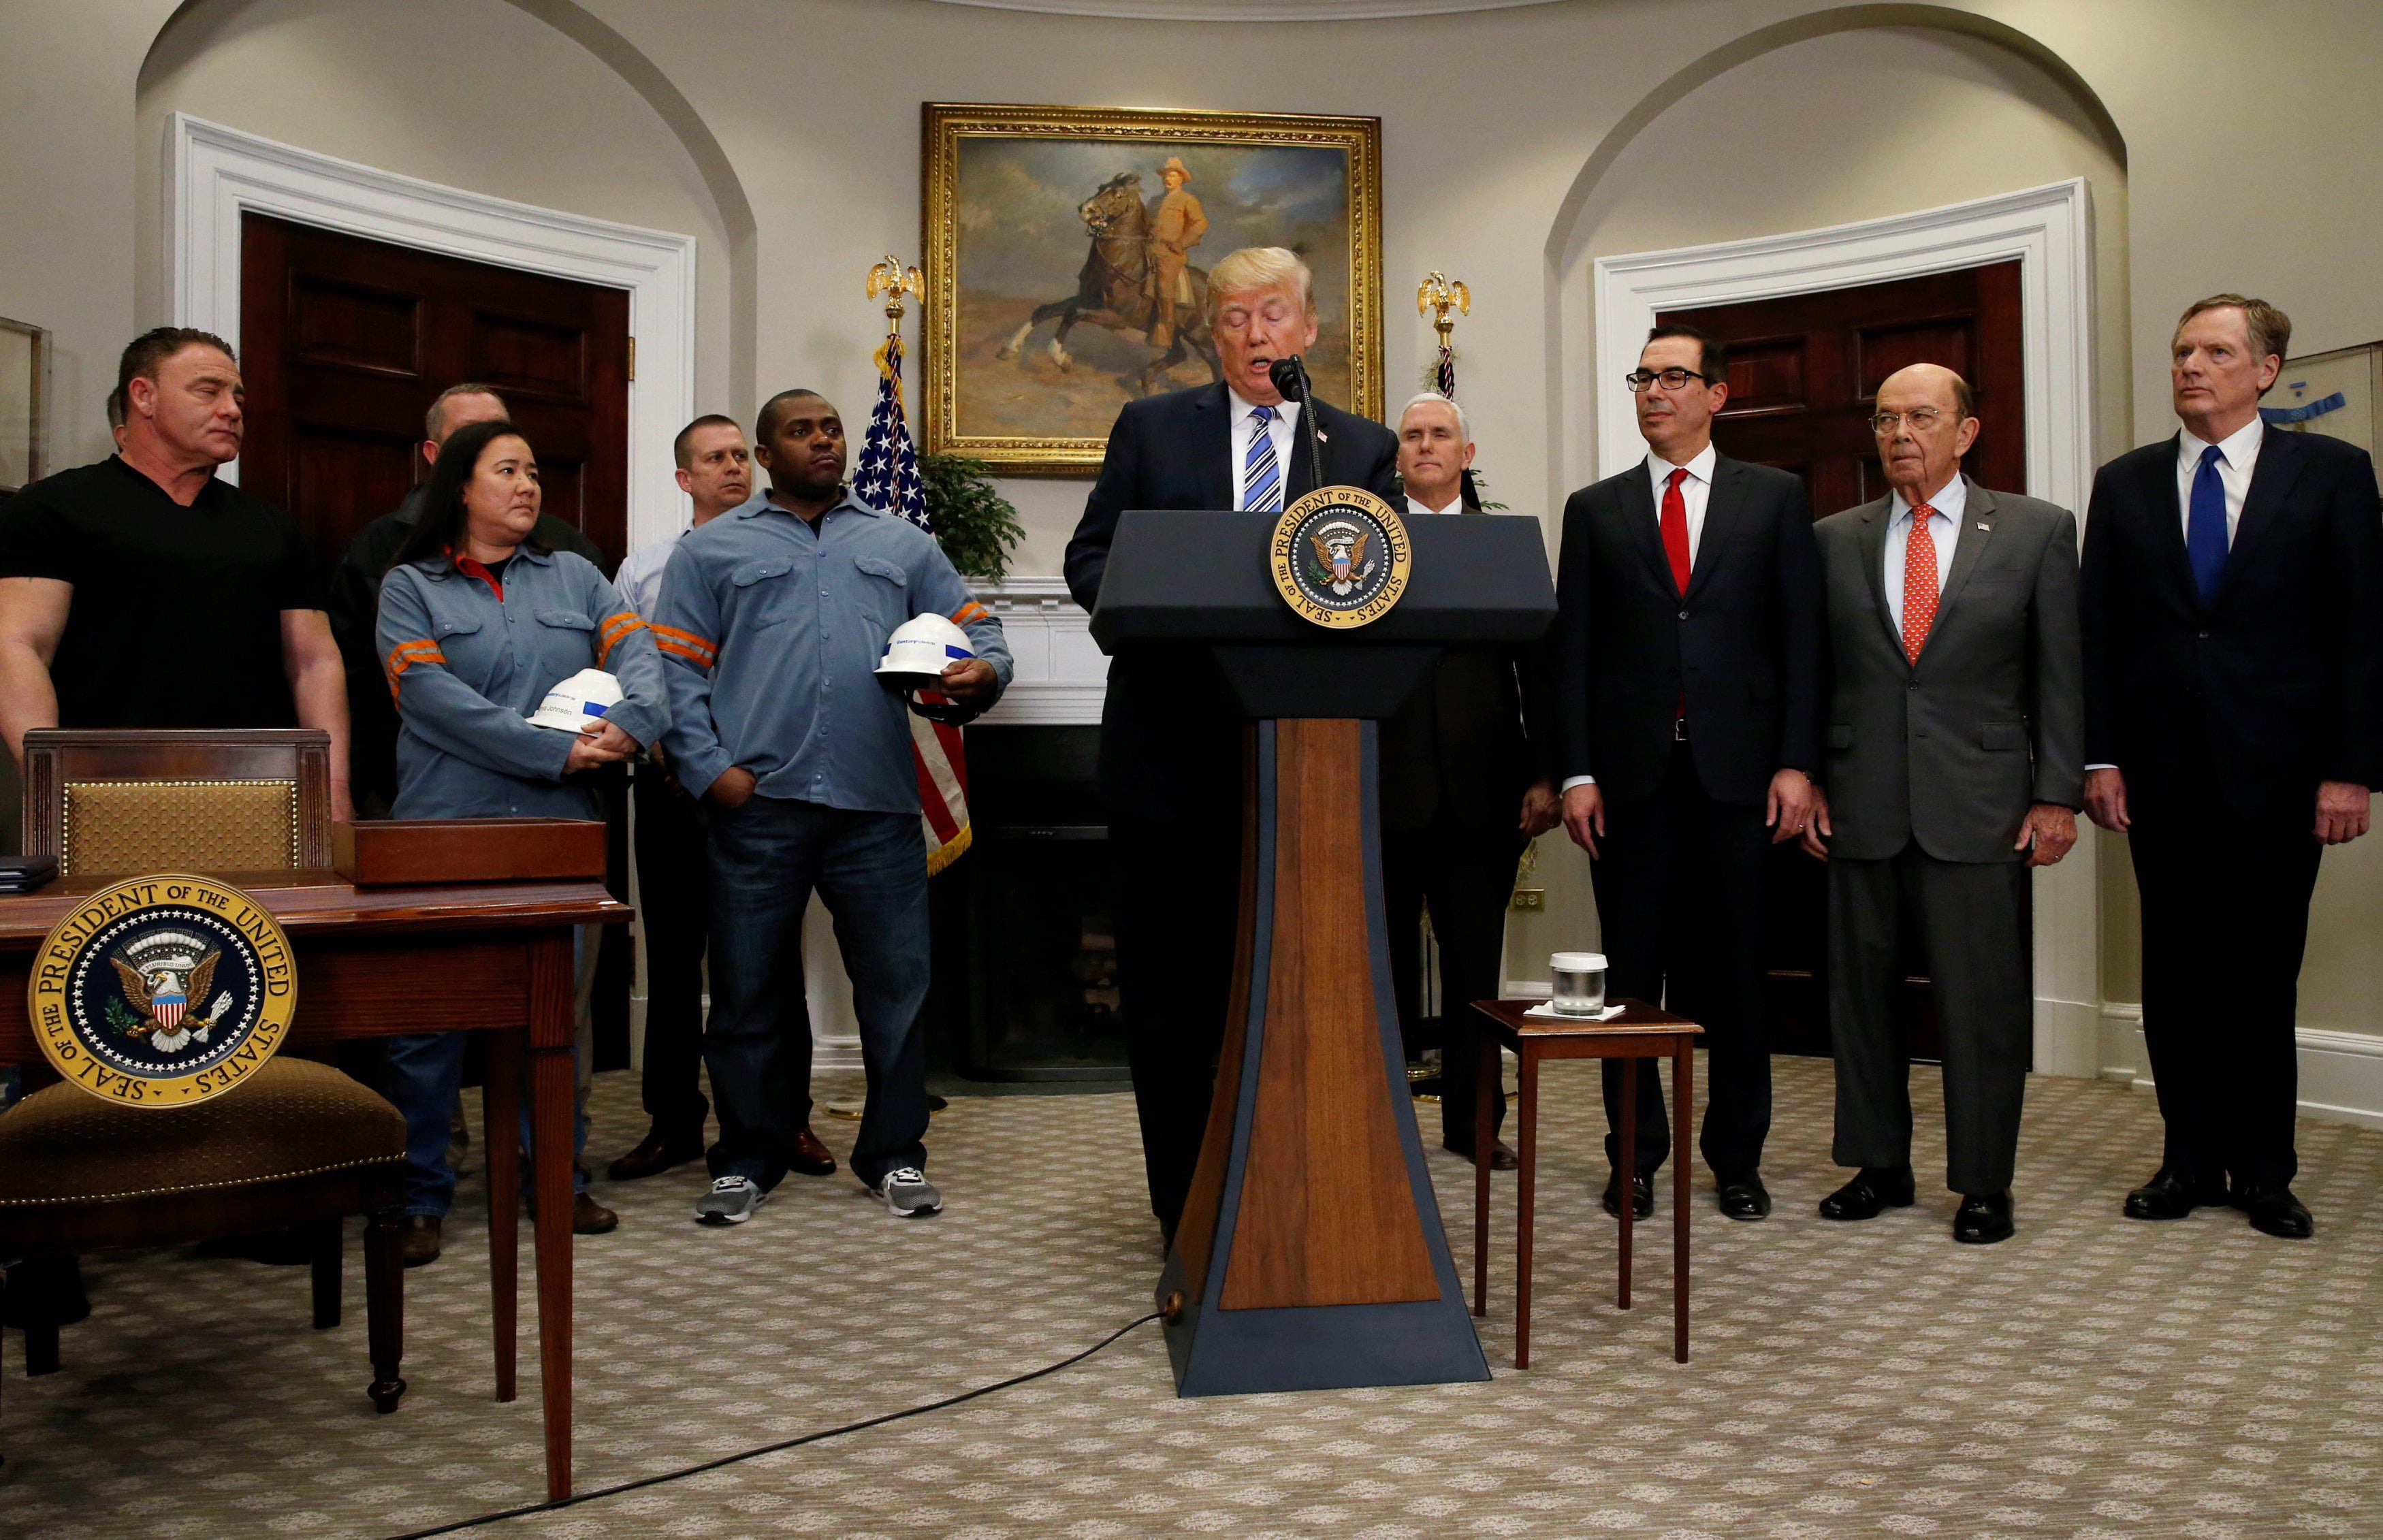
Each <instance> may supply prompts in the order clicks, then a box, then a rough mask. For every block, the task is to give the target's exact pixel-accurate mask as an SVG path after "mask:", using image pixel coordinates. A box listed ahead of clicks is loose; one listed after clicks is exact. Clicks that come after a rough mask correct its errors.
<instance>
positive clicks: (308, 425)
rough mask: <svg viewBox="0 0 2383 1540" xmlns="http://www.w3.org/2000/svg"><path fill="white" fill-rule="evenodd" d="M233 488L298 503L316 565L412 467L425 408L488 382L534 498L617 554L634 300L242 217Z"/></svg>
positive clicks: (608, 554) (398, 489) (621, 544)
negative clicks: (242, 384) (534, 469)
mask: <svg viewBox="0 0 2383 1540" xmlns="http://www.w3.org/2000/svg"><path fill="white" fill-rule="evenodd" d="M240 324H241V373H242V375H243V376H245V378H246V380H247V385H248V436H247V441H246V442H245V444H243V446H242V447H241V485H242V486H244V487H247V488H249V489H250V490H251V491H253V492H255V493H256V494H257V495H258V496H260V497H262V498H264V499H266V500H267V501H269V502H276V503H279V504H280V505H281V506H282V507H284V508H287V509H289V510H290V512H291V513H293V514H294V515H296V516H297V519H298V523H299V526H300V527H301V528H302V529H303V530H304V531H305V533H306V537H307V538H308V540H310V541H311V542H312V543H313V545H314V548H315V560H316V561H317V562H319V563H320V564H321V567H322V569H323V570H324V572H326V573H328V572H329V570H330V568H331V567H332V566H333V565H334V564H336V563H337V562H338V561H339V559H340V554H341V553H342V552H344V551H345V550H346V549H347V548H348V542H349V541H350V540H352V538H354V536H355V533H356V531H357V530H359V529H361V528H363V527H364V525H365V524H369V523H371V522H372V521H373V520H375V519H377V518H378V517H380V516H381V515H382V514H384V513H386V512H388V511H389V510H391V509H393V508H395V507H396V506H397V504H398V502H399V501H400V499H402V498H403V497H404V496H405V493H406V490H407V488H409V487H412V486H413V485H414V481H415V480H416V479H417V472H421V471H422V470H423V469H424V467H423V462H422V459H421V456H420V455H419V453H418V452H417V450H416V446H418V445H419V444H420V443H421V441H422V437H423V413H425V412H426V411H427V410H428V409H429V406H430V403H431V401H432V400H434V399H435V398H436V397H437V396H438V393H439V392H440V391H441V390H444V389H445V388H448V387H449V386H451V385H456V384H460V383H462V382H463V381H465V380H476V381H481V382H484V383H486V384H488V385H493V386H495V387H496V388H498V390H499V391H500V393H501V394H502V395H503V397H504V399H505V402H506V404H507V406H509V407H510V408H511V409H512V419H513V421H514V423H516V424H517V425H519V426H520V427H521V429H522V432H523V435H524V436H525V437H527V438H528V440H529V442H530V447H531V448H532V449H533V450H536V451H537V462H538V471H539V476H540V479H541V481H542V482H543V483H544V486H545V488H546V511H547V512H549V513H551V514H553V515H554V516H555V517H556V518H559V519H561V520H562V521H563V522H565V523H566V524H575V525H577V526H578V527H579V528H580V529H581V530H582V531H584V532H585V533H586V535H587V536H588V538H590V539H592V540H594V541H595V542H596V544H597V545H598V546H599V547H600V548H602V549H603V551H604V554H605V558H606V561H607V564H608V565H618V563H619V562H620V560H621V557H622V556H623V554H624V548H625V547H626V544H627V540H628V456H629V439H628V419H629V296H628V291H627V290H620V289H606V288H602V287H599V286H598V285H595V284H586V283H575V282H573V281H572V280H570V279H568V278H556V277H547V276H546V275H544V274H539V273H525V272H521V271H518V270H516V269H513V268H510V267H497V266H492V265H488V264H487V263H481V262H468V261H465V260H463V259H462V258H460V257H450V256H439V255H437V254H435V253H429V252H418V251H414V250H413V249H411V248H409V247H404V246H392V245H389V244H386V243H384V242H382V241H377V240H364V239H363V238H361V237H358V236H352V235H340V234H337V233H335V232H333V231H330V230H322V229H315V228H312V227H309V226H305V225H293V224H290V223H288V222H286V221H284V220H279V219H269V218H266V217H265V216H261V215H254V214H251V215H247V216H243V217H242V219H241V322H240Z"/></svg>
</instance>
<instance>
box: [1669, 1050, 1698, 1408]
mask: <svg viewBox="0 0 2383 1540" xmlns="http://www.w3.org/2000/svg"><path fill="white" fill-rule="evenodd" d="M1696 1073H1697V1055H1696V1050H1695V1049H1694V1048H1693V1047H1691V1046H1690V1045H1689V1042H1688V1040H1687V1039H1685V1038H1682V1039H1681V1040H1680V1046H1679V1048H1678V1050H1677V1051H1676V1052H1674V1053H1673V1055H1672V1357H1673V1360H1674V1361H1678V1362H1681V1363H1685V1362H1687V1361H1688V1119H1689V1118H1690V1117H1691V1116H1693V1115H1694V1114H1695V1112H1696V1105H1697V1098H1696V1090H1695V1085H1694V1081H1695V1078H1696Z"/></svg>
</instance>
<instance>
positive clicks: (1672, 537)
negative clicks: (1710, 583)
mask: <svg viewBox="0 0 2383 1540" xmlns="http://www.w3.org/2000/svg"><path fill="white" fill-rule="evenodd" d="M1687 479H1688V468H1687V467H1686V466H1685V465H1682V466H1679V467H1677V468H1676V469H1674V470H1673V472H1672V474H1671V475H1670V477H1669V478H1667V479H1666V480H1665V481H1664V483H1663V554H1664V555H1666V556H1668V557H1670V558H1671V559H1672V581H1673V583H1674V584H1677V585H1679V589H1680V592H1681V593H1683V594H1685V593H1686V592H1687V591H1688V502H1687V499H1685V498H1683V497H1682V496H1680V483H1682V482H1684V481H1685V480H1687Z"/></svg>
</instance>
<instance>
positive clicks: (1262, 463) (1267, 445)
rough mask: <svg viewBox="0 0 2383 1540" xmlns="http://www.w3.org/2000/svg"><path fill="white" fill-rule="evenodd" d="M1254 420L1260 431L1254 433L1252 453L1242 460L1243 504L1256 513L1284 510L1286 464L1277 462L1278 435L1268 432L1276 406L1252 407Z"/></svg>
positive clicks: (1251, 411)
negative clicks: (1275, 449)
mask: <svg viewBox="0 0 2383 1540" xmlns="http://www.w3.org/2000/svg"><path fill="white" fill-rule="evenodd" d="M1250 421H1251V422H1252V423H1253V424H1254V425H1256V431H1255V432H1253V433H1252V434H1251V435H1250V452H1249V454H1248V455H1247V456H1246V457H1244V458H1243V460H1242V462H1241V507H1242V508H1243V509H1244V510H1246V511H1249V512H1252V513H1279V512H1281V511H1282V467H1281V466H1280V465H1278V464H1277V463H1276V462H1275V456H1274V435H1273V434H1272V433H1271V432H1269V431H1267V430H1268V425H1270V424H1272V423H1273V422H1274V408H1272V407H1270V406H1253V407H1252V408H1250Z"/></svg>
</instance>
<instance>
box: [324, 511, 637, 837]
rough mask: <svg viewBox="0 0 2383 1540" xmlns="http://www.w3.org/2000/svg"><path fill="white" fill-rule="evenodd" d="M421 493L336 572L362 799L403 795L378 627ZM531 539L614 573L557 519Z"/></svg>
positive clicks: (338, 638)
mask: <svg viewBox="0 0 2383 1540" xmlns="http://www.w3.org/2000/svg"><path fill="white" fill-rule="evenodd" d="M422 491H423V489H422V488H421V487H415V488H414V490H413V491H411V492H408V493H407V494H405V500H404V501H402V502H401V503H399V504H398V505H397V509H396V511H394V512H390V513H384V514H382V515H381V516H380V517H379V518H377V519H375V520H374V521H373V522H372V523H370V524H366V525H364V528H362V529H360V530H358V531H357V532H356V537H355V538H354V539H353V540H352V541H350V542H349V543H348V549H347V553H346V554H345V555H343V556H341V557H340V564H339V566H337V567H336V568H334V569H332V572H331V594H330V603H329V606H328V608H329V610H330V614H331V639H332V640H333V641H335V642H337V643H338V644H339V646H340V662H341V664H342V665H343V666H344V669H345V671H346V673H347V678H348V784H349V785H350V786H351V787H352V789H353V790H354V792H355V794H356V795H358V796H363V795H366V794H368V793H378V794H379V795H381V796H382V797H383V798H385V799H389V800H394V799H395V798H396V796H397V705H396V703H395V702H394V701H392V700H391V699H390V698H389V680H388V677H387V675H385V674H384V673H383V672H382V671H381V658H380V649H379V647H377V646H375V645H374V642H373V638H374V636H375V635H376V634H377V628H378V626H379V624H380V580H381V578H382V577H383V576H384V575H386V574H387V573H388V572H389V563H390V562H392V561H396V560H397V552H398V548H400V547H401V546H402V545H404V544H405V537H406V536H409V535H411V534H413V533H414V520H416V519H417V518H419V517H421V515H422ZM531 533H532V535H533V536H536V537H537V539H538V540H539V541H541V542H542V543H544V544H545V546H546V547H547V548H549V550H568V551H576V552H578V553H579V554H580V555H582V556H584V557H586V559H587V560H588V561H592V562H594V563H595V564H596V566H597V567H598V569H599V570H600V571H601V572H603V573H604V574H605V575H606V576H607V577H609V576H611V573H612V569H611V564H610V563H608V562H606V561H605V560H604V553H603V552H602V551H600V550H599V549H597V548H596V542H595V541H593V540H590V539H589V538H587V536H585V535H582V534H581V533H579V531H578V530H577V529H576V528H575V527H574V526H573V525H570V524H564V523H563V522H562V520H561V519H558V518H556V517H554V515H552V514H550V513H541V514H539V515H538V516H537V528H536V529H534V530H532V531H531Z"/></svg>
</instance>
